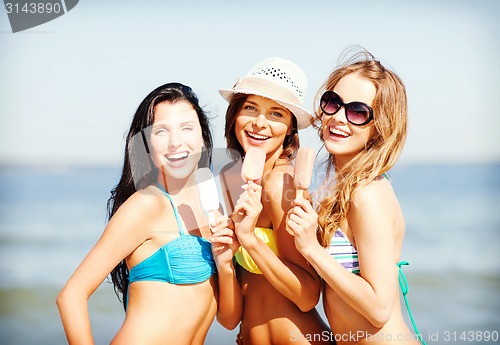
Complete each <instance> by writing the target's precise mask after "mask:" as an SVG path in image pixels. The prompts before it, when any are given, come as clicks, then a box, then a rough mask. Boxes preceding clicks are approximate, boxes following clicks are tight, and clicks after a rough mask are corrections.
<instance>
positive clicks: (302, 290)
mask: <svg viewBox="0 0 500 345" xmlns="http://www.w3.org/2000/svg"><path fill="white" fill-rule="evenodd" d="M275 169H276V170H278V169H277V168H275ZM279 169H280V170H278V171H273V172H271V173H270V174H268V175H267V176H266V178H265V180H264V181H263V187H262V197H261V199H260V200H262V205H263V206H262V207H263V209H264V212H266V214H267V215H268V216H269V218H270V219H271V222H272V225H273V230H274V235H275V238H276V243H277V247H278V252H279V255H280V257H278V256H276V254H274V252H273V251H272V250H271V249H270V248H269V247H268V246H267V245H266V244H265V243H264V242H263V241H262V240H260V239H259V238H257V236H255V234H254V232H253V228H251V229H248V232H246V233H247V235H248V236H246V237H245V238H243V239H242V238H240V234H238V238H239V239H240V243H241V244H242V246H243V247H245V249H246V250H247V251H248V253H249V254H250V256H251V257H252V259H253V260H254V261H255V263H256V264H257V266H258V267H259V269H260V270H261V271H262V273H263V274H264V276H265V277H266V279H267V280H268V281H269V282H270V284H271V285H273V287H274V288H275V289H277V290H278V291H279V292H280V293H281V294H283V295H284V296H285V297H287V298H288V299H290V300H291V301H292V302H294V303H295V304H296V305H297V306H298V307H299V308H300V309H301V310H302V311H309V310H311V309H312V308H314V307H315V306H316V304H317V303H318V300H319V293H320V284H321V281H320V279H319V277H318V275H317V274H316V272H315V271H314V269H313V268H312V267H311V266H310V265H308V263H307V261H306V260H305V259H304V258H303V257H302V255H301V254H300V253H299V252H298V251H297V249H296V247H295V244H294V240H293V236H291V235H290V234H289V233H288V232H287V230H286V214H287V212H288V210H289V208H290V207H291V201H292V200H293V198H294V197H295V189H294V187H293V180H292V178H291V174H290V173H289V172H286V170H285V169H284V168H283V167H281V168H279ZM258 214H260V212H259V213H258ZM258 214H257V216H258ZM255 222H256V219H255ZM253 226H254V227H255V223H254V224H253Z"/></svg>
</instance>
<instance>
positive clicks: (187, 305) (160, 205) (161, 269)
mask: <svg viewBox="0 0 500 345" xmlns="http://www.w3.org/2000/svg"><path fill="white" fill-rule="evenodd" d="M211 149H212V137H211V134H210V130H209V124H208V119H207V116H206V114H205V112H204V111H203V110H202V109H201V107H200V105H199V101H198V98H197V96H196V95H195V94H194V92H193V91H192V89H191V88H190V87H188V86H185V85H182V84H179V83H170V84H165V85H163V86H160V87H158V88H157V89H155V90H154V91H152V92H151V93H150V94H149V95H148V96H147V97H146V98H145V99H144V100H143V101H142V103H141V104H140V105H139V108H138V109H137V111H136V113H135V116H134V118H133V120H132V124H131V126H130V130H129V132H128V135H127V139H126V147H125V160H124V166H123V171H122V176H121V179H120V181H119V183H118V185H117V186H116V187H115V188H114V189H113V191H112V192H111V198H110V199H109V201H108V211H109V222H108V225H107V226H106V229H105V230H104V232H103V235H102V237H101V238H100V239H99V241H98V242H97V244H96V245H95V246H94V248H92V250H91V251H90V253H89V254H88V255H87V256H86V258H85V259H84V260H83V262H82V263H81V264H80V266H79V267H78V268H77V270H76V271H75V273H74V274H73V275H72V277H71V278H70V279H69V281H68V282H67V283H66V285H65V287H64V288H63V289H62V291H61V292H60V293H59V295H58V297H57V305H58V307H59V312H60V314H61V319H62V323H63V326H64V330H65V332H66V336H67V338H68V342H69V343H70V344H80V343H81V344H84V343H85V344H90V343H93V341H92V332H91V327H90V320H89V315H88V310H87V300H88V299H89V297H90V296H91V295H92V293H93V292H94V291H95V290H96V289H97V287H98V286H99V285H100V284H101V283H102V281H103V280H104V279H105V278H106V276H107V275H108V274H109V273H110V272H111V277H112V280H113V284H114V285H115V291H116V292H117V294H119V295H121V297H122V298H121V300H122V302H123V305H124V308H125V310H126V316H125V320H124V322H123V325H122V327H121V328H120V330H119V331H118V333H117V334H116V336H115V337H114V339H113V341H112V343H113V344H121V343H130V344H148V345H149V344H164V343H165V341H166V339H168V342H169V343H172V344H203V343H204V339H205V336H206V334H207V332H208V329H209V327H210V325H211V324H212V322H213V319H214V316H215V315H216V314H217V317H218V319H219V322H220V323H221V324H222V325H223V326H225V327H227V328H230V329H232V328H234V327H235V326H236V325H237V324H238V322H239V320H240V318H241V296H240V289H239V286H238V282H237V280H236V276H235V274H234V269H233V266H232V262H231V259H232V257H233V255H234V252H235V251H236V249H237V246H238V243H237V241H233V232H232V230H230V229H229V228H228V223H227V219H224V218H222V217H220V216H219V218H218V220H217V224H218V225H217V226H216V227H214V228H212V231H211V228H210V227H209V225H208V224H207V215H206V213H205V212H204V210H203V209H202V207H201V203H200V201H201V199H200V195H199V192H198V188H196V181H195V178H194V172H195V170H196V169H197V167H198V164H199V161H200V157H201V155H202V152H205V153H204V154H207V152H208V154H209V153H210V150H211ZM212 232H213V234H212ZM211 238H215V239H216V240H215V241H214V244H213V246H212V244H211V243H210V241H209V239H211ZM214 259H215V260H214ZM217 271H218V272H217ZM216 272H217V273H218V274H217V275H214V273H216Z"/></svg>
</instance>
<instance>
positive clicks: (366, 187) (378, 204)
mask: <svg viewBox="0 0 500 345" xmlns="http://www.w3.org/2000/svg"><path fill="white" fill-rule="evenodd" d="M351 201H352V202H351V210H353V211H360V212H363V213H366V212H370V213H371V212H378V213H380V212H383V213H392V212H395V213H400V211H401V210H400V207H399V202H398V200H397V197H396V194H395V193H394V189H393V188H392V185H391V183H390V182H389V181H388V180H387V179H385V178H383V177H378V178H376V179H375V180H373V181H371V182H369V183H361V185H360V186H359V187H357V188H356V190H355V191H354V193H353V195H352V198H351Z"/></svg>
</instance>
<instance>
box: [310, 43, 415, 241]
mask: <svg viewBox="0 0 500 345" xmlns="http://www.w3.org/2000/svg"><path fill="white" fill-rule="evenodd" d="M349 53H350V52H349V51H348V52H347V53H344V55H343V56H341V59H343V57H345V56H346V54H349ZM349 55H350V58H348V60H346V62H345V63H342V64H340V65H339V66H338V67H337V68H336V69H335V70H334V71H333V72H332V73H331V74H330V76H329V77H328V79H327V81H326V82H325V83H324V84H323V85H322V87H321V88H320V90H319V91H318V93H317V94H316V97H315V104H316V106H315V109H316V111H315V119H314V122H315V127H316V128H317V129H318V133H319V136H320V139H321V140H322V141H323V140H324V138H323V134H322V131H321V118H322V115H323V114H322V111H321V109H320V108H319V104H318V100H319V99H320V98H321V95H322V94H323V93H324V92H325V91H328V90H333V89H334V88H335V86H336V85H337V83H338V82H339V80H340V79H341V78H343V77H344V76H346V75H348V74H351V73H359V75H360V76H361V77H363V78H366V79H368V80H369V81H371V82H372V83H373V84H374V85H375V88H376V94H375V98H374V100H373V102H372V104H371V107H372V109H373V114H374V120H373V124H374V126H375V132H374V135H373V138H372V139H371V140H370V141H369V142H368V143H367V144H366V146H365V148H364V150H362V151H361V152H359V153H358V154H357V155H356V156H355V157H354V158H353V159H352V160H351V161H349V162H348V163H347V164H345V165H344V166H342V167H340V168H338V167H337V169H336V171H335V177H334V178H330V177H329V176H328V175H327V176H328V177H329V178H327V179H326V182H325V183H324V184H323V185H322V186H321V188H320V196H321V195H327V196H326V197H325V198H324V199H323V200H322V201H320V203H319V207H318V208H319V210H318V224H319V226H320V231H319V233H318V239H319V241H320V243H321V244H322V245H323V246H324V247H327V246H329V245H330V239H331V237H332V235H333V234H334V233H335V230H336V229H337V228H339V226H340V223H341V222H342V221H343V220H344V219H346V217H347V214H348V212H349V209H350V203H351V201H352V196H353V193H354V192H355V190H356V188H358V187H359V186H361V185H364V184H366V183H370V182H371V181H373V180H374V179H375V178H377V177H378V176H380V175H382V174H384V173H386V172H387V171H388V170H389V169H391V168H392V166H393V165H394V164H395V163H396V161H397V159H398V158H399V155H400V153H401V150H402V149H403V146H404V143H405V140H406V132H407V123H408V106H407V97H406V89H405V86H404V84H403V82H402V81H401V79H400V78H399V77H398V76H397V75H396V73H395V72H393V71H391V70H389V69H388V68H386V67H384V66H383V65H382V64H381V63H380V61H378V60H376V59H375V58H374V57H373V55H371V54H370V53H369V52H367V51H366V50H362V51H357V52H355V54H354V55H351V54H349ZM332 168H335V156H334V155H332V154H330V155H329V157H328V161H327V171H331V170H332Z"/></svg>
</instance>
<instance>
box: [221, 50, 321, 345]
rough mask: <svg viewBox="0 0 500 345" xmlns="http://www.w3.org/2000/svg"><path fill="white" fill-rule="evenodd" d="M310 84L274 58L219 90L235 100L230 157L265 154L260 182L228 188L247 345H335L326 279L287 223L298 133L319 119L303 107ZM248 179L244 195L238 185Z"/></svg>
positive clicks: (229, 116)
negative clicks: (324, 305) (319, 307)
mask: <svg viewBox="0 0 500 345" xmlns="http://www.w3.org/2000/svg"><path fill="white" fill-rule="evenodd" d="M306 87H307V78H306V76H305V74H304V72H303V71H302V70H301V69H300V68H299V67H298V66H297V65H295V64H294V63H292V62H291V61H288V60H284V59H280V58H269V59H266V60H264V61H262V62H261V63H259V64H258V65H256V66H255V67H253V68H252V69H251V70H250V72H249V73H248V74H247V75H246V76H245V77H243V78H241V79H240V80H239V81H238V82H237V83H236V84H235V85H234V86H233V87H232V88H231V89H224V90H220V93H221V95H222V96H223V97H224V98H225V99H226V100H227V101H228V102H229V107H228V109H227V112H226V127H225V136H226V141H227V146H228V148H229V149H231V151H230V152H232V153H233V154H234V153H235V152H236V153H237V154H236V155H238V154H239V155H241V157H243V159H244V160H245V155H246V153H247V152H248V151H249V150H251V149H259V150H261V151H263V154H265V163H264V172H263V176H262V178H261V179H260V180H259V181H241V180H239V181H238V180H237V179H234V178H233V179H232V181H231V182H230V183H226V189H227V190H228V194H229V196H228V198H227V199H228V201H229V204H230V205H228V208H229V210H230V211H232V220H233V221H234V222H235V232H236V235H237V237H238V240H239V242H240V244H241V247H240V248H239V249H238V251H237V252H236V261H237V262H238V265H237V267H238V268H237V273H238V277H239V281H240V284H241V287H242V293H243V318H242V322H241V327H240V334H239V335H238V343H240V344H324V343H330V341H329V335H330V333H329V329H328V327H327V325H326V324H325V323H324V322H323V320H322V319H321V317H320V315H319V314H318V312H317V311H316V309H315V306H316V304H317V302H318V299H319V293H320V278H319V276H318V275H317V274H316V272H315V271H314V269H312V267H311V266H310V265H309V264H308V263H307V261H306V260H305V259H304V258H303V257H302V255H300V253H299V252H298V251H297V249H296V247H295V245H294V239H293V236H291V235H290V234H289V233H288V232H287V229H286V220H285V218H286V215H287V212H288V210H289V209H290V207H291V202H292V201H293V199H294V197H295V189H294V185H293V172H294V169H293V166H292V161H293V159H294V157H295V155H296V153H297V150H298V147H299V137H298V130H299V129H302V128H306V127H307V126H308V125H310V123H311V119H312V117H311V114H310V113H309V112H308V111H307V110H306V109H304V108H303V106H302V104H303V101H304V98H305V91H306ZM230 178H231V176H230V175H229V176H227V178H226V182H227V180H229V179H230ZM238 179H239V177H238ZM244 182H246V184H245V187H244V190H242V189H241V188H238V186H240V185H241V184H243V183H244ZM238 183H239V184H238ZM235 186H236V188H235ZM236 200H237V201H236ZM233 201H235V202H234V203H233ZM240 215H244V217H243V219H242V218H241V217H240Z"/></svg>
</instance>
